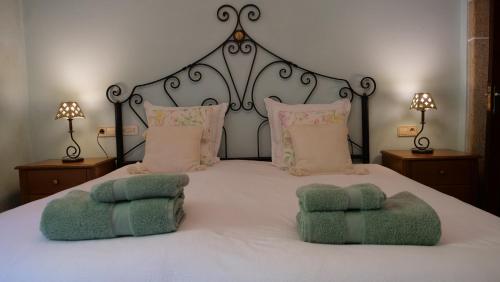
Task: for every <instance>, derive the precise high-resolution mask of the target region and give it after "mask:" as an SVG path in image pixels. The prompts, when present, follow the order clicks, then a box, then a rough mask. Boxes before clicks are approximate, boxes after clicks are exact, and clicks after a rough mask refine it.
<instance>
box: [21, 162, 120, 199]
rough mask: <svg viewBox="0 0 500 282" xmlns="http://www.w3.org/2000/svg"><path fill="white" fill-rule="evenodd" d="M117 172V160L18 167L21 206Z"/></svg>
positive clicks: (50, 163)
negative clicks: (114, 171)
mask: <svg viewBox="0 0 500 282" xmlns="http://www.w3.org/2000/svg"><path fill="white" fill-rule="evenodd" d="M115 168H116V162H115V158H107V159H106V158H86V159H85V160H84V161H83V162H78V163H63V162H62V161H61V160H46V161H41V162H36V163H31V164H27V165H20V166H17V167H16V169H18V170H19V184H20V187H21V201H22V203H27V202H31V201H34V200H37V199H40V198H43V197H46V196H49V195H52V194H54V193H57V192H59V191H62V190H64V189H68V188H70V187H73V186H76V185H78V184H82V183H84V182H86V181H89V180H92V179H94V178H97V177H100V176H103V175H105V174H107V173H108V172H111V171H113V170H114V169H115Z"/></svg>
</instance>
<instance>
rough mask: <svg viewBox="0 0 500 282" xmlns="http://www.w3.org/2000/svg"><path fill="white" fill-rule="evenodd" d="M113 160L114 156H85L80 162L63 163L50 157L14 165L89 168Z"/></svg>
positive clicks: (38, 167) (47, 167)
mask: <svg viewBox="0 0 500 282" xmlns="http://www.w3.org/2000/svg"><path fill="white" fill-rule="evenodd" d="M115 160H116V158H85V159H84V160H83V161H82V162H75V163H63V162H62V160H61V159H51V160H45V161H40V162H34V163H29V164H25V165H20V166H16V167H15V169H51V168H89V167H94V166H98V165H101V164H103V163H107V162H114V161H115Z"/></svg>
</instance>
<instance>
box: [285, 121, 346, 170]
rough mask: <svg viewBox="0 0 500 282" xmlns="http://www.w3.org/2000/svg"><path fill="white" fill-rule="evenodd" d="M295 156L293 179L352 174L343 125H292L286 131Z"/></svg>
mask: <svg viewBox="0 0 500 282" xmlns="http://www.w3.org/2000/svg"><path fill="white" fill-rule="evenodd" d="M289 132H290V136H291V138H292V143H293V150H294V152H295V164H294V166H292V167H291V168H290V169H289V172H290V173H291V174H293V175H310V174H321V173H334V172H342V173H344V172H351V171H352V169H353V166H352V160H351V155H350V153H349V146H348V144H347V134H348V129H347V126H346V125H345V124H342V123H333V124H323V125H294V126H292V127H290V128H289Z"/></svg>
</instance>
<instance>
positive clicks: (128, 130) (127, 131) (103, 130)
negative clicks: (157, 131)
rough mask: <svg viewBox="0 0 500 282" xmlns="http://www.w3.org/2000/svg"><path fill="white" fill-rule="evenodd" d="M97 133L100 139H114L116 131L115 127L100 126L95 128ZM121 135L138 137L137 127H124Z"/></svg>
mask: <svg viewBox="0 0 500 282" xmlns="http://www.w3.org/2000/svg"><path fill="white" fill-rule="evenodd" d="M97 132H98V133H99V136H100V137H115V136H116V129H115V127H106V126H100V127H98V128H97ZM123 135H124V136H130V135H139V127H138V126H137V125H135V124H134V125H126V126H124V127H123Z"/></svg>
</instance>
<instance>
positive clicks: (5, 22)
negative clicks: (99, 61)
mask: <svg viewBox="0 0 500 282" xmlns="http://www.w3.org/2000/svg"><path fill="white" fill-rule="evenodd" d="M21 9H22V7H21V3H20V1H18V0H4V1H0V132H1V133H0V134H1V135H0V152H1V154H2V161H1V162H0V211H3V210H5V209H8V208H10V207H12V206H13V205H15V204H16V203H17V202H18V200H19V185H18V175H17V172H16V171H15V170H14V167H15V166H16V165H20V164H22V163H23V162H26V161H27V160H29V157H30V154H29V153H30V152H29V151H30V141H29V140H30V136H29V119H28V111H29V105H28V102H29V101H28V93H27V88H26V62H25V57H24V34H23V24H22V16H21Z"/></svg>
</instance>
